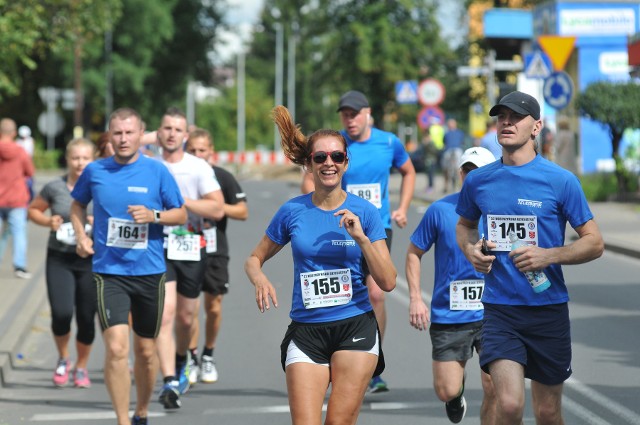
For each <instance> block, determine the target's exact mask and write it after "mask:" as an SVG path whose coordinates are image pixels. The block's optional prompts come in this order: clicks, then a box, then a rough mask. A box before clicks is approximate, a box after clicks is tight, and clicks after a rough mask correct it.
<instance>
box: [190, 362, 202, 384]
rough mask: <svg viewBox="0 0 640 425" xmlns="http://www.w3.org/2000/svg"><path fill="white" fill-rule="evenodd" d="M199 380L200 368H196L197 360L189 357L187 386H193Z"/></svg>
mask: <svg viewBox="0 0 640 425" xmlns="http://www.w3.org/2000/svg"><path fill="white" fill-rule="evenodd" d="M198 379H200V366H198V359H197V358H196V357H191V359H190V360H189V384H190V385H195V384H197V383H198Z"/></svg>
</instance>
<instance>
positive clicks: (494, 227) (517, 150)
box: [456, 91, 604, 424]
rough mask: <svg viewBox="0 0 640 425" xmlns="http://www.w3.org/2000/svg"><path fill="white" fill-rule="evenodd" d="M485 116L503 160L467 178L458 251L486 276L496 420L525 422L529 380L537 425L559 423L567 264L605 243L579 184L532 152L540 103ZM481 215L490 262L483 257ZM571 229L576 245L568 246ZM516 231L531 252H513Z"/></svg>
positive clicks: (520, 98) (565, 371)
mask: <svg viewBox="0 0 640 425" xmlns="http://www.w3.org/2000/svg"><path fill="white" fill-rule="evenodd" d="M489 114H490V115H491V116H497V117H498V142H499V143H500V145H502V161H500V162H499V161H496V162H494V163H492V164H489V165H487V166H485V167H482V168H481V169H479V170H477V171H474V172H473V173H470V174H469V175H468V176H467V179H466V180H465V183H464V185H463V187H462V191H461V193H460V198H459V200H458V205H457V207H456V213H458V215H460V219H459V221H458V225H457V226H456V237H457V241H458V244H459V246H460V248H461V249H462V252H463V253H464V254H465V256H466V257H467V259H468V260H469V261H470V262H471V263H472V264H473V265H474V268H475V269H476V270H477V271H479V272H481V273H485V274H486V276H485V290H484V292H483V295H482V302H483V304H484V323H483V335H482V352H481V353H480V366H481V367H482V368H483V370H484V371H485V372H488V373H490V374H491V378H492V380H493V383H494V387H495V390H496V396H497V399H498V403H497V406H498V408H497V419H498V421H499V422H500V423H510V424H519V423H521V422H522V417H523V413H524V404H525V397H524V394H525V378H529V379H531V392H532V399H533V412H534V414H535V416H536V423H541V424H543V423H544V424H558V423H563V419H562V412H561V404H562V403H561V399H562V387H563V382H564V381H565V380H566V379H568V378H569V376H570V375H571V331H570V323H569V309H568V304H567V303H568V301H569V295H568V292H567V287H566V285H565V282H564V278H563V275H562V269H561V265H562V264H581V263H585V262H588V261H591V260H594V259H596V258H598V257H600V256H601V255H602V252H603V250H604V243H603V241H602V236H601V234H600V230H599V229H598V226H597V225H596V223H595V222H594V221H593V214H592V213H591V211H590V210H589V206H588V204H587V201H586V199H585V196H584V193H583V192H582V188H581V187H580V182H579V181H578V179H577V178H576V177H575V175H573V174H572V173H570V172H569V171H567V170H565V169H563V168H561V167H559V166H557V165H555V164H553V163H552V162H550V161H548V160H546V159H544V158H542V157H541V156H540V155H539V154H538V153H537V152H536V145H535V143H536V137H537V136H538V135H539V134H540V130H541V129H542V121H541V119H540V105H539V104H538V102H537V101H536V99H535V98H533V97H532V96H530V95H528V94H525V93H522V92H519V91H514V92H511V93H509V94H507V95H506V96H504V97H503V98H502V99H501V100H500V102H499V103H498V104H497V105H495V106H494V107H493V108H491V110H490V111H489ZM480 218H482V219H483V220H484V223H486V228H483V229H482V232H484V233H485V234H486V236H487V239H488V242H487V246H488V248H489V249H490V250H491V252H489V253H488V255H485V254H483V253H482V252H481V245H482V243H481V241H479V235H478V222H479V220H480ZM567 222H568V223H569V224H570V225H571V227H573V229H574V230H575V231H576V233H577V234H578V239H577V240H576V241H575V242H573V243H571V244H568V245H565V240H564V237H565V230H566V229H565V228H566V224H567ZM510 231H513V232H515V233H517V234H518V237H519V238H520V239H521V240H522V241H523V242H524V243H525V244H526V245H527V246H524V247H519V248H517V249H515V250H513V251H511V243H510V241H509V239H508V233H509V232H510ZM510 251H511V252H510ZM534 271H543V272H544V273H545V274H546V276H547V277H548V279H549V281H550V282H551V286H550V287H549V288H548V289H546V290H544V291H542V292H534V290H533V289H532V287H531V285H530V284H529V282H528V280H527V278H526V277H525V275H524V273H523V272H534Z"/></svg>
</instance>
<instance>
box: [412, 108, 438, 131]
mask: <svg viewBox="0 0 640 425" xmlns="http://www.w3.org/2000/svg"><path fill="white" fill-rule="evenodd" d="M434 118H437V120H438V122H439V123H443V122H444V118H445V116H444V111H443V110H442V109H440V108H439V107H438V106H425V107H424V108H422V109H421V110H420V112H418V119H417V121H418V126H419V127H420V128H421V129H423V130H425V129H427V128H429V126H430V125H431V124H432V123H433V122H434V120H433V119H434Z"/></svg>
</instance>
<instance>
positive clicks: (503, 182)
mask: <svg viewBox="0 0 640 425" xmlns="http://www.w3.org/2000/svg"><path fill="white" fill-rule="evenodd" d="M456 213H458V214H459V215H460V216H462V217H464V218H466V219H468V220H478V219H479V218H480V217H482V218H484V219H485V222H486V223H487V227H486V228H485V229H483V230H482V232H483V233H485V235H486V236H487V239H489V240H492V241H499V242H500V241H501V245H502V247H501V248H500V247H499V248H498V249H502V251H499V250H493V251H492V253H493V254H494V255H495V256H496V260H495V261H494V262H493V266H492V267H491V272H490V273H489V274H488V275H486V276H485V290H484V293H483V296H482V301H483V302H488V303H494V304H508V305H529V306H537V305H547V304H559V303H564V302H567V301H569V293H568V291H567V287H566V285H565V282H564V276H563V275H562V268H561V267H560V265H559V264H552V265H550V266H549V267H547V268H545V269H544V272H545V273H546V275H547V277H548V278H549V281H550V282H551V287H550V288H549V289H547V290H546V291H544V292H541V293H539V294H536V293H534V292H533V290H532V289H531V287H530V285H529V283H528V281H527V278H526V277H525V275H524V274H523V273H522V272H520V271H519V270H518V269H517V268H516V267H515V265H514V264H513V260H512V259H510V258H509V257H508V254H509V251H510V246H508V244H507V243H506V242H505V241H506V240H507V234H506V233H507V232H508V231H509V230H510V229H512V230H515V231H516V233H519V234H518V236H519V237H520V239H527V240H528V241H529V243H530V244H534V243H537V244H538V246H540V247H542V248H553V247H559V246H564V236H565V231H566V225H567V222H568V223H569V224H570V225H571V227H573V228H575V227H578V226H581V225H583V224H584V223H586V222H587V221H589V220H591V219H592V218H593V214H592V213H591V210H590V209H589V205H588V204H587V200H586V198H585V196H584V193H583V192H582V187H581V186H580V182H579V181H578V178H577V177H576V176H575V175H574V174H573V173H571V172H569V171H567V170H565V169H564V168H562V167H560V166H558V165H556V164H554V163H552V162H550V161H548V160H546V159H544V158H543V157H542V156H540V155H537V156H536V157H535V159H533V160H532V161H531V162H529V163H527V164H524V165H520V166H507V165H503V164H502V161H495V162H493V163H491V164H489V165H485V166H484V167H481V168H479V169H477V170H473V171H472V172H470V173H469V174H468V175H467V178H466V179H465V182H464V185H463V186H462V191H461V192H460V198H459V200H458V205H457V207H456ZM536 239H537V241H536Z"/></svg>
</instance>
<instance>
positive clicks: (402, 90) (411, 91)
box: [396, 80, 418, 104]
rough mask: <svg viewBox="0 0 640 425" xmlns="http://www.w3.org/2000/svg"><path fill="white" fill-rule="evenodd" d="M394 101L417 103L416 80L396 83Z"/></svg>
mask: <svg viewBox="0 0 640 425" xmlns="http://www.w3.org/2000/svg"><path fill="white" fill-rule="evenodd" d="M396 102H398V103H401V104H415V103H418V82H417V81H415V80H406V81H398V82H397V83H396Z"/></svg>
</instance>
